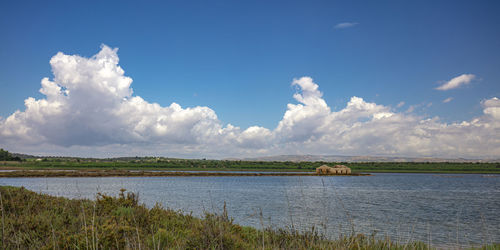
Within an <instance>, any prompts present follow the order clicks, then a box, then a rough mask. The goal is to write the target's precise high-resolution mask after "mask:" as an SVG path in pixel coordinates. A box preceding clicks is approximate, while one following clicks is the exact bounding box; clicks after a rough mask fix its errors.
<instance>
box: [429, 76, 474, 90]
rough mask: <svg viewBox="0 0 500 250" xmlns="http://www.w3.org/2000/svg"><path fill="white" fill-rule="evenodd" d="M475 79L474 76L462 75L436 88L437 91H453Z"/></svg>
mask: <svg viewBox="0 0 500 250" xmlns="http://www.w3.org/2000/svg"><path fill="white" fill-rule="evenodd" d="M475 78H476V76H475V75H473V74H462V75H460V76H457V77H455V78H453V79H451V80H449V81H448V82H446V83H444V84H443V85H441V86H439V87H437V88H436V89H437V90H450V89H455V88H458V87H460V86H462V85H466V84H469V83H470V82H471V81H472V80H474V79H475Z"/></svg>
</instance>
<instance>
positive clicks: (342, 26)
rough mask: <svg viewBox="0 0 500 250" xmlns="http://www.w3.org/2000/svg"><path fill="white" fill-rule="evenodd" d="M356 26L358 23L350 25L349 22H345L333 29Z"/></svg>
mask: <svg viewBox="0 0 500 250" xmlns="http://www.w3.org/2000/svg"><path fill="white" fill-rule="evenodd" d="M356 25H358V23H351V22H345V23H338V24H337V25H335V27H334V28H335V29H346V28H350V27H353V26H356Z"/></svg>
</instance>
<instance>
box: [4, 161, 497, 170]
mask: <svg viewBox="0 0 500 250" xmlns="http://www.w3.org/2000/svg"><path fill="white" fill-rule="evenodd" d="M323 164H327V165H335V164H344V165H346V166H348V167H350V168H351V169H352V171H353V172H358V173H359V172H388V173H482V174H498V173H500V163H455V162H439V163H428V162H418V163H414V162H405V163H399V162H366V163H342V162H339V163H328V162H263V161H227V160H187V159H168V158H153V157H143V158H126V159H120V158H115V159H85V158H43V159H24V160H22V161H3V162H0V169H26V170H34V169H46V170H54V169H76V170H83V169H86V170H88V169H114V170H117V169H123V170H197V171H203V170H207V171H208V170H218V171H277V172H279V171H296V172H312V171H314V170H315V169H316V168H317V167H319V166H321V165H323Z"/></svg>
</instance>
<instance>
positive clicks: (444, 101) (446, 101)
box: [443, 97, 453, 103]
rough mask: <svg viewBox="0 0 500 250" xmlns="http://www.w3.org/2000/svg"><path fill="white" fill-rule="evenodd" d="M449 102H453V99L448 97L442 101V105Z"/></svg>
mask: <svg viewBox="0 0 500 250" xmlns="http://www.w3.org/2000/svg"><path fill="white" fill-rule="evenodd" d="M451 100H453V97H448V98H446V99H444V100H443V103H449V102H451Z"/></svg>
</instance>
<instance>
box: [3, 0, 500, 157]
mask: <svg viewBox="0 0 500 250" xmlns="http://www.w3.org/2000/svg"><path fill="white" fill-rule="evenodd" d="M499 11H500V3H498V2H497V1H414V2H410V1H286V2H284V1H248V2H238V1H158V2H152V1H147V2H146V3H144V2H138V1H128V2H127V1H102V2H100V1H96V2H89V1H81V2H77V1H50V2H45V1H2V2H1V3H0V34H1V35H0V36H1V39H0V116H1V117H4V119H5V118H6V117H8V116H10V115H11V114H12V113H13V112H14V111H16V110H21V111H22V110H24V100H25V99H26V98H28V97H34V98H35V99H41V98H44V95H43V94H41V93H40V92H39V89H40V81H41V79H42V78H43V77H49V78H50V79H52V78H53V74H52V72H51V65H50V64H49V60H50V59H51V58H52V57H53V56H54V55H56V53H57V52H63V53H64V54H67V55H80V56H82V57H86V58H88V57H91V56H93V55H94V54H96V53H98V52H99V46H100V45H101V44H105V45H107V46H110V47H111V48H119V51H118V56H119V58H120V63H119V65H120V66H121V67H122V68H123V69H124V70H125V76H129V77H131V78H133V81H134V82H133V83H132V85H131V88H133V90H134V95H137V96H140V97H142V98H143V99H145V100H147V101H148V102H151V103H158V104H160V105H161V106H169V105H170V104H171V103H172V102H175V103H178V104H179V105H181V106H182V107H183V108H184V107H195V106H207V107H209V108H210V109H212V110H214V111H215V112H216V114H217V117H218V119H219V120H220V122H221V123H222V124H223V125H225V124H228V123H231V124H233V125H235V126H239V127H241V128H242V129H244V128H248V127H250V126H254V125H257V126H262V127H264V128H268V129H271V130H272V129H274V128H276V127H277V126H278V123H279V122H280V121H281V120H282V118H283V115H284V113H285V112H286V111H287V104H288V103H294V102H295V101H294V98H293V97H292V96H293V94H294V93H296V91H297V89H296V87H293V86H291V82H292V80H293V79H294V78H300V77H303V76H310V77H312V78H313V79H314V82H315V83H316V84H318V85H319V90H320V91H321V92H322V93H323V96H322V98H323V99H324V101H326V103H327V104H328V106H329V107H330V108H331V110H332V111H340V110H342V109H344V108H345V107H346V104H347V103H348V102H349V100H350V99H351V97H353V96H358V97H361V98H363V99H364V101H366V102H369V103H376V104H378V105H383V106H385V107H388V108H389V109H390V110H391V111H393V112H396V113H398V112H399V113H404V112H405V111H407V110H408V109H409V108H410V110H412V112H410V113H412V114H413V115H415V116H418V117H421V118H422V119H426V118H432V117H435V116H438V117H439V118H440V122H441V123H443V124H448V123H453V122H461V121H469V120H471V119H473V118H474V117H478V116H481V115H482V114H483V106H482V105H481V103H482V102H484V101H485V100H488V99H491V98H494V97H500V83H499V80H500V70H498V69H499V68H500V62H499V60H498V59H499V58H500V29H499V28H498V25H499V24H500V16H499V15H498V13H499ZM342 23H351V24H352V25H344V26H349V27H343V28H338V27H337V26H336V25H339V24H342ZM340 26H343V25H340ZM462 74H473V75H474V76H475V77H474V79H473V80H472V81H471V82H470V83H469V84H465V85H463V86H460V87H458V88H454V89H450V90H446V91H440V90H436V89H435V88H436V87H438V86H440V85H442V84H443V83H445V82H447V81H450V80H451V79H453V78H455V77H458V76H460V75H462ZM299 91H300V90H299ZM450 97H451V98H452V100H451V101H450V102H447V103H443V100H445V99H447V98H450ZM402 102H404V105H399V106H400V107H398V104H400V103H401V104H402ZM0 144H1V143H0ZM494 146H495V145H494ZM56 151H57V150H56Z"/></svg>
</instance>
